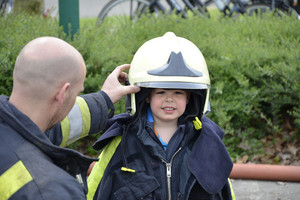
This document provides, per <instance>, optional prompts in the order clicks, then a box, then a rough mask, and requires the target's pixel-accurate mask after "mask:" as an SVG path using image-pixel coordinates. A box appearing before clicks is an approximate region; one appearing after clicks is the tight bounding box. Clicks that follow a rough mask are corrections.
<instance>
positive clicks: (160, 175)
mask: <svg viewBox="0 0 300 200" xmlns="http://www.w3.org/2000/svg"><path fill="white" fill-rule="evenodd" d="M130 120H131V117H130V116H128V115H127V114H120V115H117V116H115V117H114V118H113V119H112V120H110V121H109V122H108V124H109V125H110V128H109V129H108V130H107V131H106V132H105V133H104V134H103V135H102V137H100V139H99V140H98V141H97V142H96V143H95V144H94V148H95V149H102V148H103V147H104V146H106V145H107V144H108V143H109V142H110V141H111V140H112V139H114V138H115V137H116V136H122V140H121V142H120V145H118V146H117V148H116V151H115V153H114V154H113V156H112V158H111V160H110V161H109V163H108V165H107V167H106V169H105V171H104V174H103V177H102V179H101V182H100V184H99V185H98V188H97V191H96V192H95V195H94V199H98V200H100V199H101V200H106V199H231V194H230V186H229V184H228V177H229V175H230V172H231V169H232V166H233V164H232V161H231V159H230V157H229V154H228V152H227V150H226V148H225V146H224V144H223V142H222V140H221V139H222V137H223V134H224V133H223V131H222V130H221V128H220V127H219V126H217V125H216V124H215V123H214V122H212V121H211V120H210V119H208V118H206V117H203V118H202V120H201V121H202V124H203V128H202V129H201V131H196V130H195V128H194V126H193V124H192V123H191V122H187V123H185V124H181V125H179V128H178V130H177V131H176V132H175V134H174V136H175V137H174V136H173V137H172V138H171V140H170V141H169V144H168V148H167V151H164V150H163V148H162V146H161V143H160V142H159V141H158V139H157V137H156V136H155V134H154V131H153V125H152V124H151V123H149V122H147V120H146V119H144V118H140V119H139V120H138V121H137V122H136V123H135V124H134V125H131V126H128V123H129V122H130ZM100 158H101V156H100ZM99 164H100V165H101V160H100V162H99ZM122 167H123V168H122ZM124 167H125V168H124ZM122 169H123V170H122ZM124 169H125V170H124ZM133 170H134V171H133ZM95 174H97V173H95ZM170 196H171V197H170Z"/></svg>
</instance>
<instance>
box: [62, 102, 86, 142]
mask: <svg viewBox="0 0 300 200" xmlns="http://www.w3.org/2000/svg"><path fill="white" fill-rule="evenodd" d="M90 128H91V115H90V110H89V107H88V105H87V103H86V102H85V100H84V99H83V98H82V97H77V98H76V103H75V104H74V106H73V108H72V109H71V111H70V113H69V114H68V116H67V117H66V118H65V119H64V120H63V121H62V122H61V130H62V136H63V139H62V143H61V144H60V146H62V147H65V146H67V145H69V144H71V143H72V142H75V141H76V140H78V139H80V138H82V137H85V136H87V135H88V134H89V131H90Z"/></svg>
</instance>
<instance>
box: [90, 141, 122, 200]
mask: <svg viewBox="0 0 300 200" xmlns="http://www.w3.org/2000/svg"><path fill="white" fill-rule="evenodd" d="M121 138H122V137H121V136H117V137H115V138H114V140H113V141H111V142H110V143H109V144H108V145H106V147H104V149H103V151H102V152H101V154H100V156H99V161H98V162H96V164H95V165H94V167H93V170H92V172H91V174H90V176H89V177H88V180H87V182H88V189H89V191H88V194H87V200H90V199H93V198H94V196H95V192H96V190H97V188H98V186H99V184H100V181H101V179H102V177H103V174H104V171H105V169H106V167H107V165H108V163H109V162H110V159H111V158H112V156H113V155H114V153H115V151H116V149H117V147H118V145H119V144H120V142H121Z"/></svg>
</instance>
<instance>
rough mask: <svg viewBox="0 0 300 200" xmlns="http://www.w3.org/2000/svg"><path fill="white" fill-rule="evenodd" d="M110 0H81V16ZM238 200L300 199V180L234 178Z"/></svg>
mask: <svg viewBox="0 0 300 200" xmlns="http://www.w3.org/2000/svg"><path fill="white" fill-rule="evenodd" d="M108 1H109V0H79V15H80V17H96V16H97V15H98V13H99V12H100V10H101V9H102V8H103V6H104V5H105V4H106V3H107V2H108ZM45 8H46V9H47V8H52V9H53V13H52V15H54V16H57V15H58V14H57V13H58V0H45ZM232 184H233V188H234V191H235V195H236V199H237V200H300V182H299V183H293V182H270V181H255V180H232Z"/></svg>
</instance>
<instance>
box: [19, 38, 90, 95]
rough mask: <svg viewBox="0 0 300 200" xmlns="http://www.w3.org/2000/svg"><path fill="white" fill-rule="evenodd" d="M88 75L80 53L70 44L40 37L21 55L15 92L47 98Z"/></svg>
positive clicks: (24, 49)
mask: <svg viewBox="0 0 300 200" xmlns="http://www.w3.org/2000/svg"><path fill="white" fill-rule="evenodd" d="M82 73H84V76H85V65H84V60H83V58H82V56H81V54H80V53H79V52H78V51H77V50H76V49H75V48H74V47H73V46H71V45H70V44H68V43H67V42H65V41H63V40H61V39H58V38H54V37H40V38H37V39H34V40H32V41H31V42H29V43H28V44H27V45H26V46H25V47H24V48H23V49H22V51H21V52H20V54H19V56H18V58H17V60H16V63H15V68H14V75H13V77H14V91H15V92H16V91H20V90H21V91H23V92H26V93H27V94H28V95H34V96H35V98H45V97H49V96H48V95H50V94H51V92H53V91H55V89H57V88H59V87H61V86H62V84H64V83H65V82H69V83H70V84H71V85H72V84H75V83H76V82H77V81H79V80H80V79H81V77H82Z"/></svg>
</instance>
